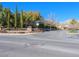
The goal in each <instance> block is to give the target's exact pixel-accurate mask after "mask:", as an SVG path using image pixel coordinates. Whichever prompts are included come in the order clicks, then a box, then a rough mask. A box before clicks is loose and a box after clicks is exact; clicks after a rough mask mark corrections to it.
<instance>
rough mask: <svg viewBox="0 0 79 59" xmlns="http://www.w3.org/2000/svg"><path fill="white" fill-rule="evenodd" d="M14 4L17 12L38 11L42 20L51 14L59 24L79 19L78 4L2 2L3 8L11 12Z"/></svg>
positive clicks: (13, 9)
mask: <svg viewBox="0 0 79 59" xmlns="http://www.w3.org/2000/svg"><path fill="white" fill-rule="evenodd" d="M16 4H17V5H18V10H19V11H21V10H22V9H23V10H25V11H39V12H40V13H41V15H42V16H43V17H44V18H48V15H49V14H50V13H52V14H54V15H55V18H56V20H57V21H59V22H63V21H65V20H67V19H71V18H75V19H79V3H78V2H2V5H3V7H7V8H10V9H11V10H12V11H15V6H16Z"/></svg>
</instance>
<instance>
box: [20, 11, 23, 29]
mask: <svg viewBox="0 0 79 59" xmlns="http://www.w3.org/2000/svg"><path fill="white" fill-rule="evenodd" d="M20 27H21V28H23V10H22V11H21V14H20Z"/></svg>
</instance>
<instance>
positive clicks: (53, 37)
mask: <svg viewBox="0 0 79 59" xmlns="http://www.w3.org/2000/svg"><path fill="white" fill-rule="evenodd" d="M78 36H79V35H70V34H67V33H66V32H65V31H50V32H44V33H38V34H31V35H0V57H79V37H78Z"/></svg>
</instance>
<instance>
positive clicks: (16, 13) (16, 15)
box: [14, 5, 18, 29]
mask: <svg viewBox="0 0 79 59" xmlns="http://www.w3.org/2000/svg"><path fill="white" fill-rule="evenodd" d="M17 17H18V10H17V5H16V11H15V23H14V27H15V29H16V28H17Z"/></svg>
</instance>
